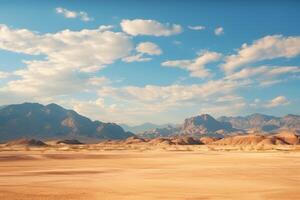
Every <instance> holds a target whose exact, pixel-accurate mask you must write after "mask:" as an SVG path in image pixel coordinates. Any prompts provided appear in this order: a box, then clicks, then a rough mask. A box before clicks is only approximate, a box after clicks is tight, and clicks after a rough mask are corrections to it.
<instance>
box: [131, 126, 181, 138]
mask: <svg viewBox="0 0 300 200" xmlns="http://www.w3.org/2000/svg"><path fill="white" fill-rule="evenodd" d="M179 131H180V127H173V126H168V127H164V128H155V129H151V130H148V131H144V132H143V133H139V134H137V135H138V136H140V137H142V138H157V137H169V136H172V135H177V134H179Z"/></svg>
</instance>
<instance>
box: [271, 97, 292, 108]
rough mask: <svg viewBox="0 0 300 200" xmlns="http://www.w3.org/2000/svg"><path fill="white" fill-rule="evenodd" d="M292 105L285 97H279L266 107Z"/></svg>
mask: <svg viewBox="0 0 300 200" xmlns="http://www.w3.org/2000/svg"><path fill="white" fill-rule="evenodd" d="M288 104H290V101H289V100H288V99H287V98H286V97H285V96H278V97H276V98H274V99H272V100H270V101H269V102H268V103H267V104H266V105H265V107H267V108H274V107H277V106H284V105H288Z"/></svg>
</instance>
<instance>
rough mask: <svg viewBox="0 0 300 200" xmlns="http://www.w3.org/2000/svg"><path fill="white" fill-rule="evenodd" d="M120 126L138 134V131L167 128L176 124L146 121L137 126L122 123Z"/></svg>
mask: <svg viewBox="0 0 300 200" xmlns="http://www.w3.org/2000/svg"><path fill="white" fill-rule="evenodd" d="M120 126H121V127H122V128H123V129H124V130H126V131H130V132H133V133H136V134H137V133H143V132H145V131H149V130H153V129H156V128H167V127H168V126H175V125H173V124H161V125H158V124H153V123H149V122H146V123H143V124H139V125H135V126H129V125H127V124H120Z"/></svg>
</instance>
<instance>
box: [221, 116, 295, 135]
mask: <svg viewBox="0 0 300 200" xmlns="http://www.w3.org/2000/svg"><path fill="white" fill-rule="evenodd" d="M218 120H219V121H220V122H229V123H231V124H232V127H234V128H236V129H244V130H246V129H256V130H260V131H265V132H270V131H276V130H278V129H293V130H300V116H299V115H291V114H289V115H286V116H283V117H274V116H270V115H263V114H259V113H255V114H252V115H248V116H244V117H241V116H238V117H225V116H223V117H220V118H218Z"/></svg>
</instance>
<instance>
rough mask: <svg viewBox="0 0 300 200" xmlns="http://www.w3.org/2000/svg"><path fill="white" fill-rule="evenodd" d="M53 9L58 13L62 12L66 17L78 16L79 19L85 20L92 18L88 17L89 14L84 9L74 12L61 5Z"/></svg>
mask: <svg viewBox="0 0 300 200" xmlns="http://www.w3.org/2000/svg"><path fill="white" fill-rule="evenodd" d="M55 11H56V13H58V14H62V15H63V16H64V17H66V18H79V19H80V20H82V21H85V22H88V21H92V20H93V18H91V17H89V15H88V14H87V13H86V12H84V11H79V12H76V11H72V10H68V9H66V8H62V7H57V8H56V9H55Z"/></svg>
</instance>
